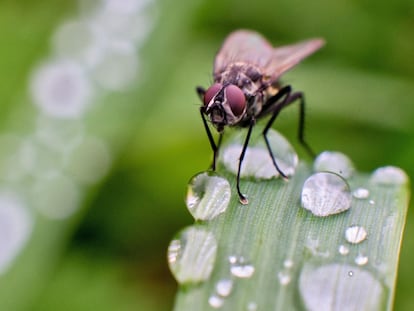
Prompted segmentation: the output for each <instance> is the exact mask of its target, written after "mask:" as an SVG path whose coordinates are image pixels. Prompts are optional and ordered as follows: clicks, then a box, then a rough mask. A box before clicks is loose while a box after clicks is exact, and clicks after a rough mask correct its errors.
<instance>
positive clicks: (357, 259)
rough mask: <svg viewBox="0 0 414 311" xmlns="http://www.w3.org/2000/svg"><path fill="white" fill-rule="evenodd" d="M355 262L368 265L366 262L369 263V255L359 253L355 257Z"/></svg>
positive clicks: (359, 264)
mask: <svg viewBox="0 0 414 311" xmlns="http://www.w3.org/2000/svg"><path fill="white" fill-rule="evenodd" d="M355 263H356V264H357V265H358V266H363V265H366V264H367V263H368V257H367V256H364V255H362V254H358V255H357V256H356V257H355Z"/></svg>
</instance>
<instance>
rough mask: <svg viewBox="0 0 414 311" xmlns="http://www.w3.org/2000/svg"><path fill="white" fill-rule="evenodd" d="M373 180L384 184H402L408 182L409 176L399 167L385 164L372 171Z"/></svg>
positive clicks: (375, 182)
mask: <svg viewBox="0 0 414 311" xmlns="http://www.w3.org/2000/svg"><path fill="white" fill-rule="evenodd" d="M371 182H372V183H374V184H382V185H402V184H406V183H407V182H408V177H407V174H406V173H405V172H404V171H403V170H402V169H400V168H399V167H395V166H385V167H380V168H378V169H376V170H375V171H374V172H373V173H372V176H371Z"/></svg>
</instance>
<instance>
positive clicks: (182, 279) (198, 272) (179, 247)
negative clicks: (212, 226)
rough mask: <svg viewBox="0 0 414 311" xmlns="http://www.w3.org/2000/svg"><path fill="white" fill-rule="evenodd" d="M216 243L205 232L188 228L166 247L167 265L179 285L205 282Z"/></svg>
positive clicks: (209, 272) (214, 257)
mask: <svg viewBox="0 0 414 311" xmlns="http://www.w3.org/2000/svg"><path fill="white" fill-rule="evenodd" d="M216 253H217V242H216V239H215V238H214V235H213V234H212V233H211V232H208V231H207V230H204V229H200V228H197V227H189V228H187V229H184V230H183V231H181V232H180V233H179V234H178V237H177V238H176V239H174V240H172V241H171V243H170V245H169V247H168V256H167V257H168V264H169V267H170V270H171V272H172V274H173V275H174V277H175V279H176V280H177V281H178V282H179V283H197V282H202V281H204V280H207V279H208V278H209V277H210V274H211V271H212V270H213V266H214V262H215V260H216Z"/></svg>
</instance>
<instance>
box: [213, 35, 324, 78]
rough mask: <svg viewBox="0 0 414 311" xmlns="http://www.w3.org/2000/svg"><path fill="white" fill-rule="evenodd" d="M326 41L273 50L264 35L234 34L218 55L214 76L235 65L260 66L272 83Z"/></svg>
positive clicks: (311, 41)
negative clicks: (230, 65) (242, 63)
mask: <svg viewBox="0 0 414 311" xmlns="http://www.w3.org/2000/svg"><path fill="white" fill-rule="evenodd" d="M324 43H325V42H324V40H323V39H311V40H307V41H302V42H299V43H296V44H293V45H286V46H282V47H277V48H273V47H272V45H271V44H270V43H269V42H268V41H267V40H266V39H265V38H263V37H262V36H261V35H260V34H258V33H257V32H254V31H248V30H238V31H235V32H233V33H231V34H230V35H229V36H228V37H227V38H226V40H225V41H224V43H223V46H222V47H221V49H220V51H219V52H218V53H217V56H216V59H215V62H214V75H215V76H216V75H219V74H220V73H222V72H223V71H224V70H226V67H227V66H228V65H229V64H231V63H235V62H244V63H247V64H250V65H254V66H256V67H258V69H259V70H260V71H261V72H262V73H263V74H264V76H265V77H267V78H268V79H270V81H271V82H273V81H276V80H277V79H278V78H279V77H280V76H281V75H282V74H283V73H284V72H286V71H287V70H289V69H290V68H292V67H293V66H295V65H296V64H297V63H299V62H300V61H301V60H302V59H304V58H305V57H307V56H309V55H310V54H312V53H314V52H315V51H317V50H318V49H320V48H321V47H322V46H323V45H324Z"/></svg>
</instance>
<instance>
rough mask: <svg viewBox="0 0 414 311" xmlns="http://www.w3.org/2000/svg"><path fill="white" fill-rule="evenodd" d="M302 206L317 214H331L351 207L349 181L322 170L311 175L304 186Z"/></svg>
mask: <svg viewBox="0 0 414 311" xmlns="http://www.w3.org/2000/svg"><path fill="white" fill-rule="evenodd" d="M301 199H302V206H303V208H305V209H307V210H309V211H311V212H312V214H314V215H315V216H320V217H324V216H329V215H333V214H338V213H341V212H343V211H346V210H347V209H349V208H350V207H351V201H352V195H351V192H350V189H349V185H348V184H347V182H346V181H345V180H344V179H343V178H342V177H340V176H339V175H337V174H334V173H328V172H322V173H316V174H313V175H312V176H310V177H309V178H308V179H307V180H306V181H305V183H304V185H303V188H302V196H301Z"/></svg>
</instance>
